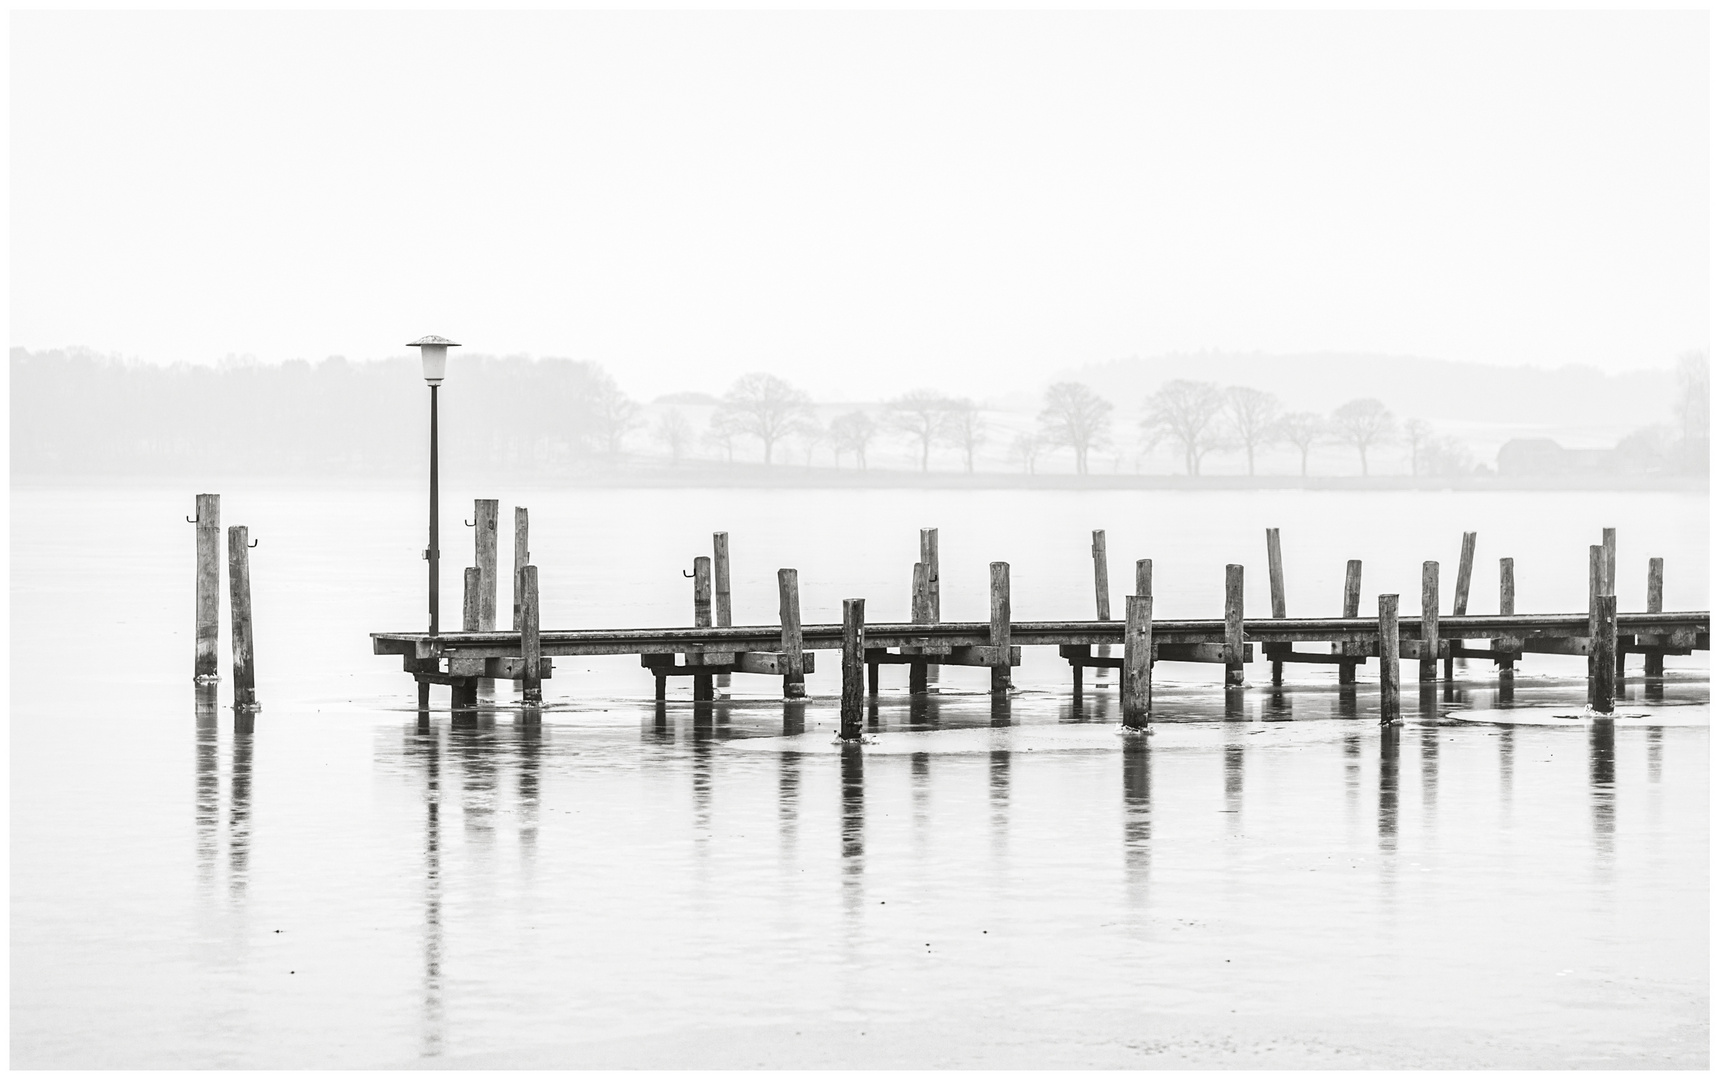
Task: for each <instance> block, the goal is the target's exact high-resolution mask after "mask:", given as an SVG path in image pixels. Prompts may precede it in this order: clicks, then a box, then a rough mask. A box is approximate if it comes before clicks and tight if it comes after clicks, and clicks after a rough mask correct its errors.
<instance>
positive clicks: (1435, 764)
mask: <svg viewBox="0 0 1720 1080" xmlns="http://www.w3.org/2000/svg"><path fill="white" fill-rule="evenodd" d="M1439 731H1440V729H1439V728H1438V727H1437V726H1435V725H1433V724H1423V725H1422V728H1421V814H1422V820H1423V821H1424V823H1425V824H1426V825H1427V826H1428V827H1429V828H1432V827H1433V821H1434V811H1435V810H1436V809H1437V808H1438V801H1439Z"/></svg>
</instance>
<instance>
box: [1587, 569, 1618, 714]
mask: <svg viewBox="0 0 1720 1080" xmlns="http://www.w3.org/2000/svg"><path fill="white" fill-rule="evenodd" d="M1590 649H1591V654H1592V655H1593V656H1594V658H1595V667H1594V674H1593V676H1591V677H1590V679H1589V708H1590V709H1592V710H1594V711H1595V712H1597V713H1600V714H1602V715H1609V714H1611V713H1612V711H1613V701H1614V699H1615V698H1616V697H1617V696H1618V686H1617V678H1618V675H1617V669H1616V668H1615V667H1614V666H1613V658H1614V656H1616V655H1617V652H1618V597H1616V596H1598V597H1596V598H1595V636H1594V637H1593V638H1591V639H1590Z"/></svg>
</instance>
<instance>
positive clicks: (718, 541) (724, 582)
mask: <svg viewBox="0 0 1720 1080" xmlns="http://www.w3.org/2000/svg"><path fill="white" fill-rule="evenodd" d="M711 556H712V560H711V571H712V575H713V577H714V581H713V582H712V585H713V588H714V596H713V599H714V600H715V603H716V612H715V614H716V625H718V626H733V625H734V622H733V621H732V616H733V614H734V612H733V609H731V608H730V606H729V534H728V533H726V532H720V533H712V534H711ZM717 685H718V686H727V685H729V673H728V672H726V671H724V672H720V673H719V674H718V675H717Z"/></svg>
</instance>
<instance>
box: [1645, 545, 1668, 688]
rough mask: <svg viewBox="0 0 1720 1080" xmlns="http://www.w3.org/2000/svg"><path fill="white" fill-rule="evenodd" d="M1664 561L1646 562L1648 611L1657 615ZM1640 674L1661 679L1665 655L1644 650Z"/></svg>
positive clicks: (1662, 583) (1656, 651)
mask: <svg viewBox="0 0 1720 1080" xmlns="http://www.w3.org/2000/svg"><path fill="white" fill-rule="evenodd" d="M1664 572H1665V561H1664V560H1662V559H1659V558H1653V559H1650V560H1648V609H1647V610H1648V611H1650V612H1653V613H1656V614H1658V613H1659V612H1660V610H1661V604H1662V602H1663V599H1662V598H1663V593H1664V587H1663V586H1664V582H1663V574H1664ZM1642 673H1643V674H1644V675H1646V676H1648V677H1650V678H1661V677H1663V676H1665V674H1666V654H1665V653H1663V652H1661V651H1660V650H1659V649H1644V650H1643V651H1642Z"/></svg>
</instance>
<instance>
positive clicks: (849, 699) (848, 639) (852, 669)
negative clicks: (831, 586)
mask: <svg viewBox="0 0 1720 1080" xmlns="http://www.w3.org/2000/svg"><path fill="white" fill-rule="evenodd" d="M865 658H866V601H865V600H859V599H853V600H844V601H842V708H841V715H840V728H839V731H838V737H839V738H841V739H843V740H844V741H853V740H856V739H859V738H860V721H861V716H862V714H863V713H864V712H865V700H864V695H863V693H862V689H863V688H862V687H861V685H860V679H861V676H862V671H861V668H862V667H863V666H864V664H865Z"/></svg>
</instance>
